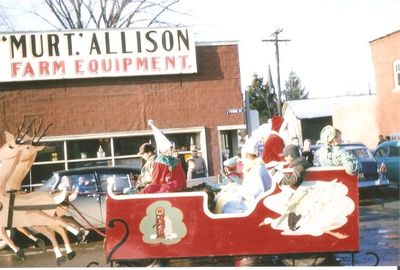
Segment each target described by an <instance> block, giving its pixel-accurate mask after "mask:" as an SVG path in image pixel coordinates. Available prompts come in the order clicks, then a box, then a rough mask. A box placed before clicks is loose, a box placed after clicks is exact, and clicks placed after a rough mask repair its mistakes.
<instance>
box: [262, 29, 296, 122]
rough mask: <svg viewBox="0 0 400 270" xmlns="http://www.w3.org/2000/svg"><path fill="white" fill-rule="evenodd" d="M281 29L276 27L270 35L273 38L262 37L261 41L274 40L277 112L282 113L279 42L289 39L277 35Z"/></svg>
mask: <svg viewBox="0 0 400 270" xmlns="http://www.w3.org/2000/svg"><path fill="white" fill-rule="evenodd" d="M282 31H283V29H277V30H276V31H275V32H274V33H272V34H271V36H275V39H263V40H262V42H274V43H275V54H276V68H277V81H278V114H279V115H282V100H281V75H280V68H279V42H289V41H290V39H279V38H278V35H279V34H280V33H281V32H282Z"/></svg>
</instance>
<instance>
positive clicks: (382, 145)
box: [376, 141, 400, 148]
mask: <svg viewBox="0 0 400 270" xmlns="http://www.w3.org/2000/svg"><path fill="white" fill-rule="evenodd" d="M384 146H400V141H386V142H383V143H381V144H379V145H378V146H377V147H376V148H380V147H384Z"/></svg>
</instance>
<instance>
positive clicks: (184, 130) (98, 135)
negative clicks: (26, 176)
mask: <svg viewBox="0 0 400 270" xmlns="http://www.w3.org/2000/svg"><path fill="white" fill-rule="evenodd" d="M204 130H205V127H204V126H203V127H189V128H172V129H162V131H163V132H164V133H165V134H176V133H193V132H200V133H201V132H202V131H204ZM143 135H153V131H152V130H150V129H149V130H141V131H123V132H111V133H87V134H77V135H62V136H48V137H43V138H42V139H41V140H40V141H41V142H53V141H72V140H82V139H99V138H109V137H113V138H121V137H131V136H135V137H136V136H143Z"/></svg>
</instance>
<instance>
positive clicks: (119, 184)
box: [99, 173, 132, 193]
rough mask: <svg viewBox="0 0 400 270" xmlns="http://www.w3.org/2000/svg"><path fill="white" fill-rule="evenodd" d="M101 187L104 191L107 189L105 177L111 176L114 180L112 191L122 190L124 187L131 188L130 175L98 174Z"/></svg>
mask: <svg viewBox="0 0 400 270" xmlns="http://www.w3.org/2000/svg"><path fill="white" fill-rule="evenodd" d="M99 177H100V183H101V188H102V190H103V191H104V192H106V191H107V179H108V178H112V179H113V180H114V185H113V191H114V192H118V193H119V192H123V191H124V188H131V187H132V184H131V178H132V177H131V176H130V175H129V174H121V173H120V174H100V175H99Z"/></svg>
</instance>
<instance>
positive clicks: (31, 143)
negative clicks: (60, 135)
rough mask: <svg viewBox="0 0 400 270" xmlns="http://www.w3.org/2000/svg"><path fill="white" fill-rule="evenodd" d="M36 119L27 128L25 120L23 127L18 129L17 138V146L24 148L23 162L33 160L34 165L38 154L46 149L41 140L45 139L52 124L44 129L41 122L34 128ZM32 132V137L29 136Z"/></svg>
mask: <svg viewBox="0 0 400 270" xmlns="http://www.w3.org/2000/svg"><path fill="white" fill-rule="evenodd" d="M35 121H36V120H35V119H34V120H32V121H31V122H30V123H29V125H27V126H25V120H24V122H23V123H22V125H21V126H20V127H19V128H18V130H17V131H18V132H17V136H16V138H15V144H16V145H18V146H19V147H21V148H22V156H21V161H26V160H31V162H32V163H33V161H34V159H35V158H36V154H37V152H39V151H41V150H43V149H44V148H45V146H44V145H41V144H40V139H41V138H43V137H44V136H45V135H46V133H47V131H48V130H49V128H50V127H51V125H52V124H50V125H48V126H47V127H46V128H42V125H43V122H42V120H41V121H40V123H39V125H36V126H35V127H34V128H33V124H34V123H35ZM30 132H32V137H30V136H28V135H27V134H28V133H30Z"/></svg>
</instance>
